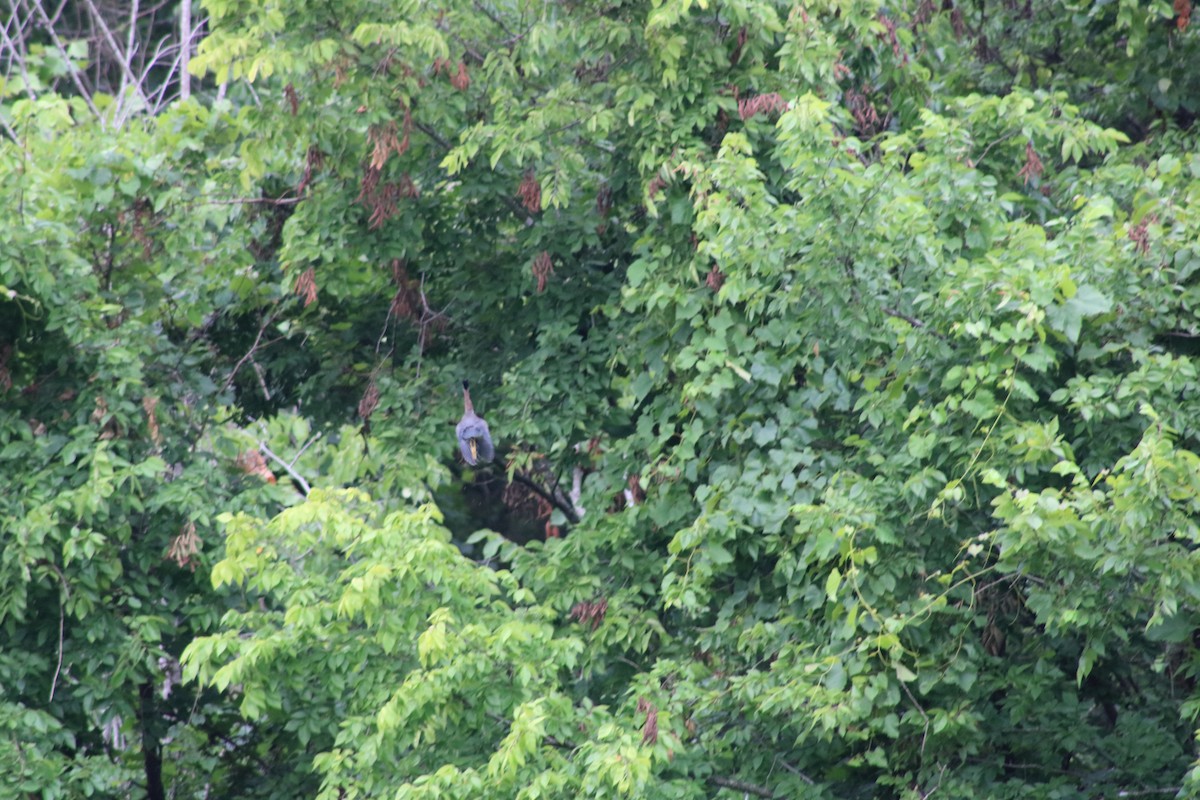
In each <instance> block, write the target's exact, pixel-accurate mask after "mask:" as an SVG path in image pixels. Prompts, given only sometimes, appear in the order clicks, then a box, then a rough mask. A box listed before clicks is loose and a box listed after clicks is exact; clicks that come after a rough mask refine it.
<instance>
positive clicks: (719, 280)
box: [704, 264, 725, 292]
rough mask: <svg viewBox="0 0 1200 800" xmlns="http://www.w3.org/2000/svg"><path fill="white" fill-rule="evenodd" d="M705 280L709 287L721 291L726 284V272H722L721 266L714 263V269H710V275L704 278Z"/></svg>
mask: <svg viewBox="0 0 1200 800" xmlns="http://www.w3.org/2000/svg"><path fill="white" fill-rule="evenodd" d="M704 282H705V283H706V284H707V285H708V288H710V289H712V290H713V291H714V292H719V291H721V287H722V286H724V285H725V273H724V272H721V270H720V268H719V267H718V266H717V265H716V264H713V265H712V269H710V270H709V271H708V277H707V278H705V279H704Z"/></svg>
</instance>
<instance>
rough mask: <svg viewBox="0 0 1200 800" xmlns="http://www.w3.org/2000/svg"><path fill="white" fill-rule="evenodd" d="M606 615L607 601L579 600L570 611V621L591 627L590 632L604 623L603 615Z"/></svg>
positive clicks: (604, 599) (603, 598) (602, 599)
mask: <svg viewBox="0 0 1200 800" xmlns="http://www.w3.org/2000/svg"><path fill="white" fill-rule="evenodd" d="M607 613H608V599H607V598H605V597H601V598H600V599H598V600H580V601H579V602H578V603H576V604H575V606H574V607H573V608H572V609H571V619H573V620H575V621H576V622H579V623H581V624H583V625H591V626H592V630H596V628H599V627H600V623H602V622H604V615H605V614H607Z"/></svg>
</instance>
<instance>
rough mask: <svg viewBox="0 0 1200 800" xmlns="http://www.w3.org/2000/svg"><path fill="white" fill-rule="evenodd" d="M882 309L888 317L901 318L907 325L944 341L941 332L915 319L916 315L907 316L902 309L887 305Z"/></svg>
mask: <svg viewBox="0 0 1200 800" xmlns="http://www.w3.org/2000/svg"><path fill="white" fill-rule="evenodd" d="M882 310H883V313H885V314H887V315H888V316H889V317H895V318H896V319H902V320H904V321H905V322H907V323H908V324H909V325H912V326H913V327H914V328H920V329H921V330H923V331H925V332H926V333H928V334H929V335H930V336H935V337H937V338H938V339H941V340H942V341H945V339H946V337H945V336H943V335H942V334H940V333H938V332H937V331H935V330H933V329H932V328H930V327H928V326H927V325H926V324H925V323H924V322H923V321H921V320H919V319H917V318H916V317H913V316H909V315H908V314H905V313H904V312H902V311H897V310H896V309H894V308H889V307H887V306H883V307H882Z"/></svg>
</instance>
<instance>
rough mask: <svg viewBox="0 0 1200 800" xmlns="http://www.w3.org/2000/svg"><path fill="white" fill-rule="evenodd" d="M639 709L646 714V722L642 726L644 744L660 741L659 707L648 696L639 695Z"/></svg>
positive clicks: (639, 711)
mask: <svg viewBox="0 0 1200 800" xmlns="http://www.w3.org/2000/svg"><path fill="white" fill-rule="evenodd" d="M637 710H638V713H642V714H645V715H646V723H645V724H644V725H643V726H642V744H654V743H655V742H657V741H658V708H657V707H656V706H655V705H654V704H653V703H651V702H650V701H649V700H647V699H646V698H644V697H639V698H638V704H637Z"/></svg>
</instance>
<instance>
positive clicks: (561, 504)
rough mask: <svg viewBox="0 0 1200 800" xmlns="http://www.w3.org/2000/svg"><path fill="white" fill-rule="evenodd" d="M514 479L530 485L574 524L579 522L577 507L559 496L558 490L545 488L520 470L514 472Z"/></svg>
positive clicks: (535, 492) (524, 484)
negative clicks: (576, 512)
mask: <svg viewBox="0 0 1200 800" xmlns="http://www.w3.org/2000/svg"><path fill="white" fill-rule="evenodd" d="M513 480H514V481H516V482H517V483H519V484H521V485H523V486H528V487H529V488H530V489H532V490H533V492H534V494H536V495H538V496H539V497H541V498H542V499H543V500H545V501H546V502H547V503H549V504H550V505H552V506H554V507H555V508H557V509H558V510H559V511H561V512H562V513H563V516H564V517H566V518H567V520H568V521H570V522H571V523H572V524H577V523H578V522H579V517H578V516H576V514H575V509H574V507H573V506H572V505H571V503H570V501H569V500H567V499H565V498H560V497H558V496H557V494H558V492H555V491H553V490H547V489H543V488H542V486H541V484H539V483H538V482H537V481H535V480H534V479H533V478H531V477H529V476H528V475H526V474H525V473H523V472H521V471H520V470H517V471H515V472H513Z"/></svg>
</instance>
